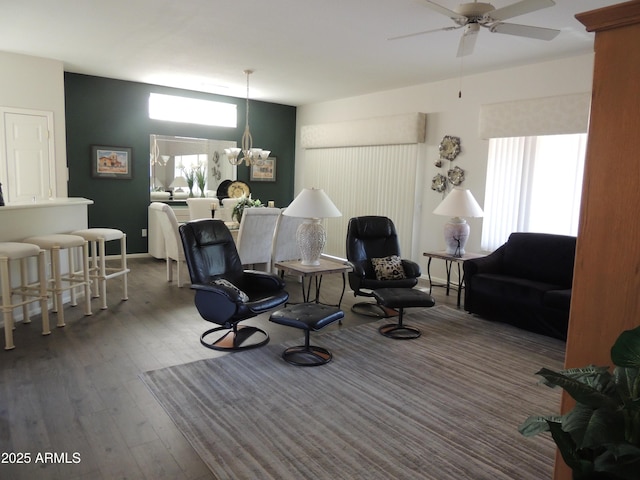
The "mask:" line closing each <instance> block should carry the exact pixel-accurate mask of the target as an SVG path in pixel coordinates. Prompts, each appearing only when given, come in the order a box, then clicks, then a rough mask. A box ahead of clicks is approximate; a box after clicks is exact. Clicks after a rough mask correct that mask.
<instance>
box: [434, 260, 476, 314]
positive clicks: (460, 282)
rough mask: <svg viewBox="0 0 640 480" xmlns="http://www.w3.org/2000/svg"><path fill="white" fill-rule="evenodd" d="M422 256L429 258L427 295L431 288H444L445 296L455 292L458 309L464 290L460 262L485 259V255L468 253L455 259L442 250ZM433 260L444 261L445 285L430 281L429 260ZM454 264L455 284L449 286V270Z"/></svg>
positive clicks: (462, 271)
mask: <svg viewBox="0 0 640 480" xmlns="http://www.w3.org/2000/svg"><path fill="white" fill-rule="evenodd" d="M422 255H423V256H424V257H428V258H429V261H428V262H427V276H428V277H429V293H431V290H432V289H433V287H445V288H446V289H447V296H448V295H449V291H450V290H451V289H454V290H457V291H458V307H460V297H461V294H462V289H463V288H464V270H462V268H461V267H462V262H464V261H465V260H469V259H471V258H480V257H485V256H486V254H484V253H471V252H468V253H465V254H464V255H462V256H461V257H456V256H454V255H452V254H450V253H447V252H446V251H444V250H441V251H438V252H424V253H423V254H422ZM434 258H436V259H438V260H444V262H445V269H446V271H447V283H445V284H442V285H440V284H434V283H433V282H432V281H431V260H433V259H434ZM454 263H455V265H456V267H457V269H458V283H457V284H451V269H452V268H453V264H454Z"/></svg>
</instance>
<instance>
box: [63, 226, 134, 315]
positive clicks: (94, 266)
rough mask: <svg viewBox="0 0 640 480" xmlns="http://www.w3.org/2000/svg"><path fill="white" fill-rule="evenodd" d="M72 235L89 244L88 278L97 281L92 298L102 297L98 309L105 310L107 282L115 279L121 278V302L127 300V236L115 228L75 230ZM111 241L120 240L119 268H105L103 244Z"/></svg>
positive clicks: (128, 270) (105, 257) (105, 256)
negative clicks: (89, 262) (89, 263)
mask: <svg viewBox="0 0 640 480" xmlns="http://www.w3.org/2000/svg"><path fill="white" fill-rule="evenodd" d="M71 234H72V235H79V236H81V237H82V238H84V239H85V240H86V241H88V242H89V247H90V248H89V249H90V251H91V252H90V258H91V268H90V272H91V273H90V277H91V279H92V280H97V285H96V284H93V296H94V298H97V297H102V304H101V305H100V308H101V309H102V310H106V308H107V280H110V279H112V278H115V277H119V276H121V275H122V276H123V278H122V300H128V299H129V296H128V286H127V274H128V273H129V272H130V271H131V270H130V269H129V268H127V235H126V234H125V233H124V232H123V231H122V230H118V229H116V228H86V229H84V230H75V231H73V232H71ZM113 240H120V266H119V267H117V268H116V267H107V263H106V259H107V255H106V248H105V243H106V242H110V241H113Z"/></svg>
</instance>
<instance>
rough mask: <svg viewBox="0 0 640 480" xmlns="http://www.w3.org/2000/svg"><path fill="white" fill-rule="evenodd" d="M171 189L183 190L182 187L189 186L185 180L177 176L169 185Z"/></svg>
mask: <svg viewBox="0 0 640 480" xmlns="http://www.w3.org/2000/svg"><path fill="white" fill-rule="evenodd" d="M169 186H170V187H171V188H183V187H188V186H189V184H188V183H187V179H186V178H184V177H182V176H179V177H176V178H174V179H173V182H171V185H169Z"/></svg>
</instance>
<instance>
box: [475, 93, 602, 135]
mask: <svg viewBox="0 0 640 480" xmlns="http://www.w3.org/2000/svg"><path fill="white" fill-rule="evenodd" d="M590 104H591V93H590V92H586V93H577V94H572V95H561V96H556V97H544V98H533V99H528V100H519V101H515V102H505V103H494V104H490V105H482V106H481V107H480V122H479V133H480V138H503V137H529V136H538V135H561V134H571V133H586V132H587V127H588V124H589V109H590Z"/></svg>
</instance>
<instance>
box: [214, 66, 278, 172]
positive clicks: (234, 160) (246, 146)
mask: <svg viewBox="0 0 640 480" xmlns="http://www.w3.org/2000/svg"><path fill="white" fill-rule="evenodd" d="M252 73H253V70H245V71H244V74H245V75H246V76H247V100H246V105H247V115H246V117H245V124H244V133H243V134H242V144H241V145H242V148H237V147H235V148H225V149H224V153H226V154H227V158H228V159H229V163H231V165H240V164H242V162H243V161H244V162H246V164H247V167H248V166H250V165H262V164H263V163H264V161H265V160H266V159H267V158H269V154H270V153H271V151H270V150H262V149H261V148H253V138H252V137H251V132H250V131H249V75H251V74H252ZM241 153H242V156H240V154H241Z"/></svg>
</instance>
